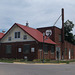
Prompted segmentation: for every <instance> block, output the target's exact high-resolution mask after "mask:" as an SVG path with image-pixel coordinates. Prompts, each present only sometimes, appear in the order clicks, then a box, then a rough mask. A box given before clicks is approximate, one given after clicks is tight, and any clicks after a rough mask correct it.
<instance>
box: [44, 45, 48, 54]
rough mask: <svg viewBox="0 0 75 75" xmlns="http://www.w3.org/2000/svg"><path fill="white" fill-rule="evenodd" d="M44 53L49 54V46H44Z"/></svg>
mask: <svg viewBox="0 0 75 75" xmlns="http://www.w3.org/2000/svg"><path fill="white" fill-rule="evenodd" d="M44 53H45V54H47V53H48V45H45V46H44Z"/></svg>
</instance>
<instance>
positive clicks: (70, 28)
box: [64, 20, 75, 44]
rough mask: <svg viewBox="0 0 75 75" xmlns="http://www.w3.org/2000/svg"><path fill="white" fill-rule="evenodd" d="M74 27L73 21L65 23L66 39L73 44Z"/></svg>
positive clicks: (74, 41)
mask: <svg viewBox="0 0 75 75" xmlns="http://www.w3.org/2000/svg"><path fill="white" fill-rule="evenodd" d="M73 28H74V24H73V22H72V21H69V20H67V21H66V22H65V23H64V36H65V40H66V41H68V42H70V43H72V44H75V39H74V35H73V33H72V31H73Z"/></svg>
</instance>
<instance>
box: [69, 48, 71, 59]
mask: <svg viewBox="0 0 75 75" xmlns="http://www.w3.org/2000/svg"><path fill="white" fill-rule="evenodd" d="M69 59H71V50H70V49H69Z"/></svg>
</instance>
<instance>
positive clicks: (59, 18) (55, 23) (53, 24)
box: [53, 15, 62, 26]
mask: <svg viewBox="0 0 75 75" xmlns="http://www.w3.org/2000/svg"><path fill="white" fill-rule="evenodd" d="M61 16H62V15H60V16H59V17H58V19H57V20H56V21H55V23H54V24H53V26H55V24H56V23H57V22H58V20H59V19H60V17H61Z"/></svg>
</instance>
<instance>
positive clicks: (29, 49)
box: [23, 44, 31, 54]
mask: <svg viewBox="0 0 75 75" xmlns="http://www.w3.org/2000/svg"><path fill="white" fill-rule="evenodd" d="M27 45H29V52H28V53H25V51H24V46H27ZM30 52H31V45H30V44H24V45H23V54H30Z"/></svg>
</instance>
